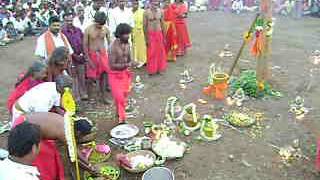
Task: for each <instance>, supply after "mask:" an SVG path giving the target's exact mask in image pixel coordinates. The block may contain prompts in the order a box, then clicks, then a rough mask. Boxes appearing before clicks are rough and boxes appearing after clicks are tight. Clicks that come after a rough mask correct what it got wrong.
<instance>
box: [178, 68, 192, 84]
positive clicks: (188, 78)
mask: <svg viewBox="0 0 320 180" xmlns="http://www.w3.org/2000/svg"><path fill="white" fill-rule="evenodd" d="M181 76H182V79H180V81H179V83H180V84H187V83H190V82H192V81H193V77H192V75H191V74H190V69H189V68H187V67H185V68H184V70H183V73H181Z"/></svg>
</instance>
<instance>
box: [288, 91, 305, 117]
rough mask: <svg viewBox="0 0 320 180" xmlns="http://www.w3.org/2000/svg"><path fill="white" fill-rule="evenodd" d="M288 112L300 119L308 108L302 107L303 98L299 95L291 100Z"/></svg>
mask: <svg viewBox="0 0 320 180" xmlns="http://www.w3.org/2000/svg"><path fill="white" fill-rule="evenodd" d="M289 112H291V113H293V114H294V115H295V117H296V118H297V119H302V118H304V116H305V115H306V114H307V113H308V112H309V110H308V109H307V108H306V107H304V99H303V98H302V97H301V96H297V97H296V98H295V100H294V101H293V102H291V104H290V110H289Z"/></svg>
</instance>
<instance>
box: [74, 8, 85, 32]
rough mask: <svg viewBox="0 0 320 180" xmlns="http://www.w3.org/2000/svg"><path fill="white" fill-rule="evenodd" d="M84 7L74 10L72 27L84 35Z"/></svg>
mask: <svg viewBox="0 0 320 180" xmlns="http://www.w3.org/2000/svg"><path fill="white" fill-rule="evenodd" d="M84 20H85V19H84V7H83V6H78V7H77V8H76V16H75V17H74V18H73V25H74V26H75V27H77V28H79V29H81V31H82V32H83V33H84V30H85V29H86V24H85V21H84Z"/></svg>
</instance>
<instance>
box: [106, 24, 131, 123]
mask: <svg viewBox="0 0 320 180" xmlns="http://www.w3.org/2000/svg"><path fill="white" fill-rule="evenodd" d="M130 34H131V27H130V26H129V25H128V24H119V25H118V26H117V28H116V33H115V37H116V39H115V40H114V41H113V43H112V45H111V51H110V52H111V53H110V69H111V70H110V72H109V84H110V86H111V92H112V97H113V100H114V102H115V106H116V108H117V113H118V118H119V119H118V120H119V123H125V121H126V112H125V109H126V105H127V100H128V94H129V91H130V85H131V72H130V71H129V69H128V68H129V67H130V66H132V61H131V56H130V45H129V37H130Z"/></svg>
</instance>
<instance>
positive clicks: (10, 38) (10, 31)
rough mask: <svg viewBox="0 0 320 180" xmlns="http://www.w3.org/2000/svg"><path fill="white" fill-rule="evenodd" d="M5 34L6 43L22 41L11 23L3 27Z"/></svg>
mask: <svg viewBox="0 0 320 180" xmlns="http://www.w3.org/2000/svg"><path fill="white" fill-rule="evenodd" d="M5 30H6V32H7V36H6V40H5V41H7V42H8V43H10V42H14V41H17V40H22V39H23V34H20V33H19V32H18V30H17V29H15V28H14V26H13V23H12V22H11V21H9V22H8V23H7V25H6V27H5Z"/></svg>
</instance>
